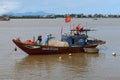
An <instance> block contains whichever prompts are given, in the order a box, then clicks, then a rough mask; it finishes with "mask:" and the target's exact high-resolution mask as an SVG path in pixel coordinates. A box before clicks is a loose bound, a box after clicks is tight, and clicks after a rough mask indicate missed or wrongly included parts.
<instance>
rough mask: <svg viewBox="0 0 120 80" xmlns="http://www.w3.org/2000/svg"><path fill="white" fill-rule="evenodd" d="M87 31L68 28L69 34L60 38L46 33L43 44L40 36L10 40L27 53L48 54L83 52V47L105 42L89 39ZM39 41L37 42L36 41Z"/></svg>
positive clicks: (81, 28)
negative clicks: (57, 38)
mask: <svg viewBox="0 0 120 80" xmlns="http://www.w3.org/2000/svg"><path fill="white" fill-rule="evenodd" d="M88 31H92V30H90V29H84V28H83V27H80V25H79V26H76V27H75V28H74V29H71V30H70V33H69V34H62V35H61V40H60V41H58V40H55V37H52V35H51V34H50V35H48V37H47V39H46V41H45V42H46V43H45V44H41V41H42V39H41V38H42V37H41V36H39V37H38V40H37V41H35V40H26V41H21V40H20V39H19V38H18V39H13V40H12V41H13V42H14V43H15V44H16V45H17V47H19V48H20V49H21V50H23V51H24V52H26V53H27V54H29V55H47V54H48V55H50V54H64V53H81V52H85V50H84V49H85V48H86V49H87V48H91V49H93V48H96V47H97V46H98V45H102V44H105V43H106V42H105V41H102V40H98V39H89V36H88V33H87V32H88ZM38 41H39V42H38Z"/></svg>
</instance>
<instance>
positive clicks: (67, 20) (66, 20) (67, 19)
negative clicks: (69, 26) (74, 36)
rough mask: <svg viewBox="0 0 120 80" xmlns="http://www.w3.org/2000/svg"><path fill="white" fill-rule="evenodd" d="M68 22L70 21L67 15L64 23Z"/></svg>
mask: <svg viewBox="0 0 120 80" xmlns="http://www.w3.org/2000/svg"><path fill="white" fill-rule="evenodd" d="M70 21H71V17H70V16H69V15H67V16H66V18H65V22H66V23H68V22H70Z"/></svg>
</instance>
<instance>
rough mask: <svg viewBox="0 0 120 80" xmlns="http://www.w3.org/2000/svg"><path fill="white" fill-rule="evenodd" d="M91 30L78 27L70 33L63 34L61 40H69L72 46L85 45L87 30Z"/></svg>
mask: <svg viewBox="0 0 120 80" xmlns="http://www.w3.org/2000/svg"><path fill="white" fill-rule="evenodd" d="M88 31H91V30H90V29H83V27H82V28H78V27H76V28H75V29H72V30H70V34H63V35H62V36H61V41H66V42H68V44H69V46H70V47H74V46H85V45H86V44H87V38H88V35H87V32H88Z"/></svg>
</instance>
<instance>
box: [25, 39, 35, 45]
mask: <svg viewBox="0 0 120 80" xmlns="http://www.w3.org/2000/svg"><path fill="white" fill-rule="evenodd" d="M24 43H25V44H29V45H34V44H35V42H34V41H32V40H26V41H25V42H24Z"/></svg>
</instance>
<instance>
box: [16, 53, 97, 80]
mask: <svg viewBox="0 0 120 80" xmlns="http://www.w3.org/2000/svg"><path fill="white" fill-rule="evenodd" d="M59 57H61V58H59ZM96 58H99V54H82V53H81V54H79V53H76V54H71V56H69V55H68V54H61V55H42V56H41V55H39V56H38V55H37V56H35V55H34V56H27V57H25V58H23V59H22V60H21V61H18V62H16V65H15V75H16V78H17V79H18V80H23V79H24V80H33V78H34V80H38V79H40V80H56V78H57V80H71V79H75V78H77V79H79V78H82V77H83V78H84V77H85V75H84V74H86V75H87V73H89V68H90V67H91V64H90V63H91V60H93V59H96Z"/></svg>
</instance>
